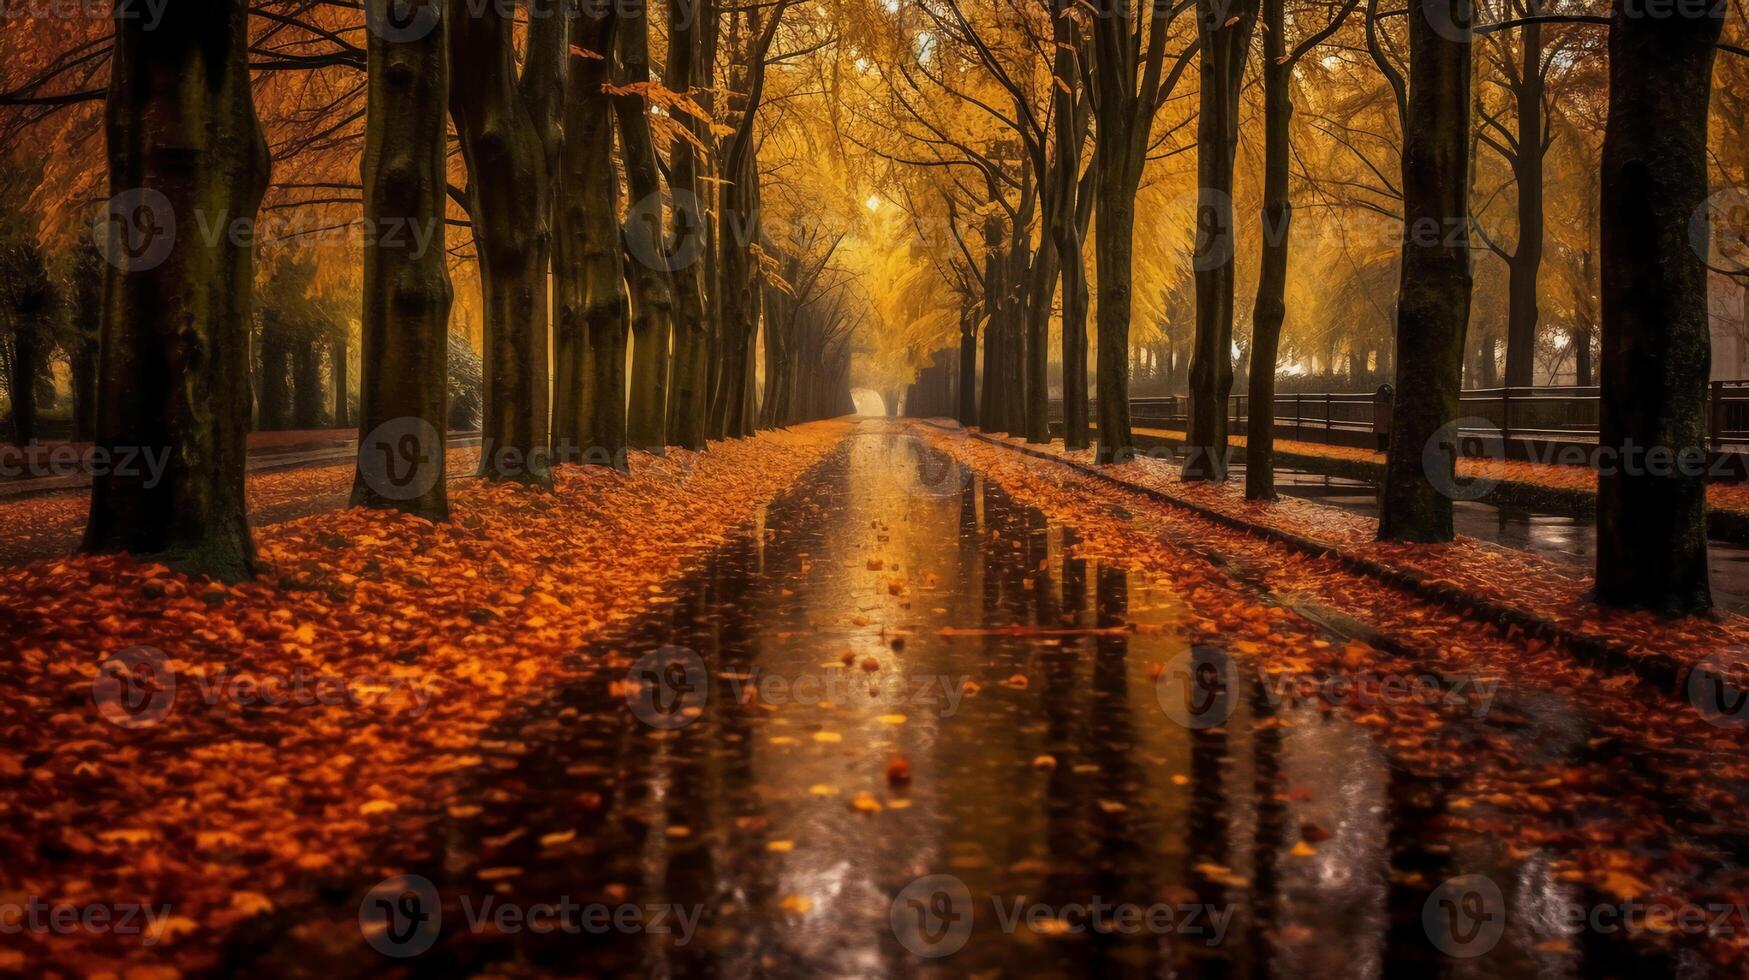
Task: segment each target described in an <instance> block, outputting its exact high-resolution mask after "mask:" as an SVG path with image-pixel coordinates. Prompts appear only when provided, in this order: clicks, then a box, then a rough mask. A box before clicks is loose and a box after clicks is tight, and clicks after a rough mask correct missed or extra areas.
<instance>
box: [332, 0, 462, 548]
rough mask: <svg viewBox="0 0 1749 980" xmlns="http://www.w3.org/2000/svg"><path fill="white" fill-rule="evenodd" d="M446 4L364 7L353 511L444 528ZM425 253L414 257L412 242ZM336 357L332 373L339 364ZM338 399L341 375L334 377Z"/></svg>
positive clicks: (427, 1)
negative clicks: (412, 232) (360, 310)
mask: <svg viewBox="0 0 1749 980" xmlns="http://www.w3.org/2000/svg"><path fill="white" fill-rule="evenodd" d="M447 13H448V11H446V10H445V9H444V0H418V2H415V3H412V4H404V3H402V2H401V0H367V6H366V8H365V17H366V26H367V27H368V28H369V29H370V30H369V34H368V36H367V38H366V43H367V45H368V48H369V57H370V67H369V75H368V80H369V85H370V101H369V108H368V110H367V111H368V113H369V115H368V117H367V121H366V124H365V125H366V129H365V144H364V160H363V191H364V220H365V223H366V225H367V226H370V227H373V228H379V229H385V230H386V229H390V228H422V229H428V230H429V231H430V236H429V237H428V238H427V237H424V236H408V235H389V234H378V235H375V236H372V239H371V240H370V241H368V242H366V244H365V248H364V289H363V300H364V335H363V346H362V348H361V353H360V363H361V364H362V365H363V368H364V376H363V378H362V379H361V381H362V385H361V387H360V390H359V419H358V433H359V437H358V452H359V459H358V472H357V475H356V477H355V479H354V480H353V485H352V504H353V506H355V507H380V508H392V509H397V510H403V511H406V512H408V513H410V514H417V515H418V516H420V517H424V518H427V519H428V520H434V521H438V520H446V519H447V518H448V517H449V496H448V492H447V490H446V488H445V486H444V479H445V466H444V449H445V432H446V430H447V424H448V410H447V406H446V404H445V402H446V398H445V396H446V395H447V391H446V387H445V386H446V377H445V375H446V373H447V366H448V355H449V341H448V334H449V312H450V303H451V300H452V299H453V298H454V294H453V292H452V290H451V287H450V280H449V267H448V256H447V255H446V254H445V251H444V240H445V235H444V210H445V202H446V200H447V188H448V179H449V168H448V166H447V163H446V160H445V156H446V152H445V151H446V149H447V147H446V126H445V117H446V114H447V112H448V106H449V54H448V45H449V31H448V28H449V18H448V17H447V16H446V14H447ZM421 241H423V242H425V244H424V245H423V246H419V245H415V244H414V243H416V242H421ZM344 357H345V347H344V345H342V346H341V348H340V354H339V357H338V358H337V359H336V361H335V364H336V366H337V367H338V366H339V365H341V364H342V363H343V362H344ZM336 386H337V387H339V388H341V392H340V394H339V398H340V404H344V399H345V391H344V386H345V378H344V374H343V373H341V372H340V371H338V370H337V371H336Z"/></svg>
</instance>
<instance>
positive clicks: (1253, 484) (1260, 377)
mask: <svg viewBox="0 0 1749 980" xmlns="http://www.w3.org/2000/svg"><path fill="white" fill-rule="evenodd" d="M1285 6H1286V4H1285V2H1284V0H1263V236H1262V237H1263V247H1262V254H1261V257H1260V259H1259V261H1258V267H1257V300H1256V302H1255V304H1253V306H1252V310H1251V371H1250V374H1249V376H1248V377H1247V378H1246V393H1247V395H1248V396H1249V397H1248V398H1247V402H1248V404H1249V406H1250V410H1249V411H1248V412H1247V413H1246V416H1247V417H1246V424H1245V499H1247V500H1274V499H1275V366H1276V361H1277V358H1278V356H1279V354H1280V351H1281V325H1282V321H1283V320H1285V319H1286V318H1287V303H1286V294H1287V258H1288V231H1289V229H1290V227H1291V226H1292V224H1293V202H1292V200H1291V199H1290V198H1289V195H1288V150H1289V147H1288V139H1289V128H1288V126H1289V123H1290V122H1292V120H1293V111H1294V105H1293V95H1292V92H1291V90H1290V89H1289V88H1288V86H1289V85H1290V84H1291V83H1292V81H1293V79H1292V74H1293V66H1292V65H1291V64H1289V63H1288V60H1287V39H1286V37H1285V36H1284V35H1285V32H1286V27H1287V23H1286V17H1285V13H1284V10H1283V8H1284V7H1285Z"/></svg>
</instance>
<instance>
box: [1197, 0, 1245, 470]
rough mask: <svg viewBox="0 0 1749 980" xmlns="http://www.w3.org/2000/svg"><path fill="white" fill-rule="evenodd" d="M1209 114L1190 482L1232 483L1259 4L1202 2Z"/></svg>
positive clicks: (1201, 137) (1200, 161) (1200, 167)
mask: <svg viewBox="0 0 1749 980" xmlns="http://www.w3.org/2000/svg"><path fill="white" fill-rule="evenodd" d="M1198 6H1199V10H1198V18H1197V22H1198V25H1199V27H1200V30H1199V32H1198V33H1199V35H1200V37H1201V39H1202V53H1201V55H1200V56H1199V57H1200V63H1201V72H1202V89H1201V95H1200V98H1201V103H1202V105H1201V110H1200V112H1199V113H1198V116H1197V144H1196V146H1197V149H1196V171H1197V186H1198V188H1199V190H1198V200H1197V205H1196V213H1197V219H1196V221H1197V229H1196V246H1195V248H1194V249H1193V250H1192V263H1193V266H1194V270H1195V276H1196V344H1195V351H1194V353H1193V354H1192V355H1191V358H1190V431H1189V433H1188V437H1189V438H1188V439H1187V445H1186V447H1185V448H1186V450H1187V455H1186V457H1185V460H1184V467H1183V470H1182V473H1183V478H1184V479H1186V480H1208V481H1213V482H1220V481H1222V480H1225V479H1226V478H1227V396H1228V394H1229V393H1231V391H1232V390H1233V279H1234V270H1233V256H1234V235H1233V154H1234V153H1235V152H1236V151H1237V149H1238V146H1239V83H1240V82H1241V81H1243V80H1244V77H1245V60H1246V59H1245V55H1246V53H1247V52H1248V51H1249V50H1250V47H1251V31H1252V29H1253V27H1254V26H1255V25H1256V20H1257V16H1256V5H1255V0H1241V2H1239V3H1237V4H1236V5H1232V6H1231V7H1229V5H1228V4H1226V3H1224V2H1215V0H1202V2H1201V3H1199V5H1198Z"/></svg>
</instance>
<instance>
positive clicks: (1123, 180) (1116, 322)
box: [1093, 151, 1140, 463]
mask: <svg viewBox="0 0 1749 980" xmlns="http://www.w3.org/2000/svg"><path fill="white" fill-rule="evenodd" d="M1115 157H1116V155H1115V154H1110V155H1108V154H1106V153H1105V152H1103V151H1101V152H1100V153H1099V158H1098V160H1097V161H1096V165H1097V166H1098V167H1099V171H1100V173H1099V190H1098V193H1099V219H1098V220H1099V223H1098V224H1097V225H1095V226H1094V234H1093V260H1094V263H1095V269H1096V270H1097V279H1096V280H1095V281H1096V283H1097V285H1098V290H1099V293H1098V295H1099V303H1098V309H1097V320H1096V328H1097V332H1098V337H1097V343H1098V348H1099V349H1098V354H1097V357H1098V372H1097V374H1096V375H1095V377H1096V379H1097V384H1098V386H1099V390H1098V392H1097V395H1096V404H1097V405H1098V412H1099V433H1098V444H1097V445H1096V446H1095V448H1094V457H1095V458H1096V459H1097V460H1098V461H1099V462H1102V463H1123V462H1127V461H1128V460H1129V459H1130V458H1131V457H1132V456H1134V455H1135V440H1134V439H1133V438H1132V437H1131V435H1130V402H1129V399H1130V376H1129V350H1130V282H1131V275H1132V269H1131V267H1130V257H1131V238H1132V236H1133V235H1134V233H1135V215H1136V185H1137V183H1138V181H1139V173H1138V174H1137V179H1130V173H1129V172H1130V171H1139V169H1140V168H1139V167H1131V166H1129V165H1127V162H1126V161H1121V160H1118V159H1116V158H1115Z"/></svg>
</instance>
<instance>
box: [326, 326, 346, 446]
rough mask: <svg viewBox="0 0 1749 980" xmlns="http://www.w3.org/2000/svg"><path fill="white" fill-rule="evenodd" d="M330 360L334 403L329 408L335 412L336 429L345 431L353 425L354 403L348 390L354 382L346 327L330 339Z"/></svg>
mask: <svg viewBox="0 0 1749 980" xmlns="http://www.w3.org/2000/svg"><path fill="white" fill-rule="evenodd" d="M328 358H329V362H330V363H329V377H330V378H331V379H332V381H333V383H334V402H333V404H332V405H331V406H329V407H330V408H332V409H333V412H334V427H335V428H336V429H344V428H345V427H347V426H348V425H351V424H352V402H351V399H350V397H349V393H348V392H347V390H346V389H347V388H348V386H350V385H351V383H352V381H351V378H350V377H349V376H348V375H349V372H348V368H349V367H350V365H348V364H347V363H346V359H347V345H346V330H345V327H342V328H341V329H340V332H338V333H336V334H335V335H334V336H333V337H332V338H330V339H329V341H328Z"/></svg>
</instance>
